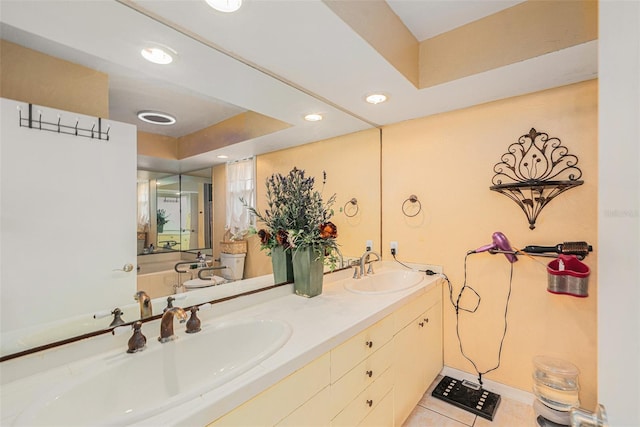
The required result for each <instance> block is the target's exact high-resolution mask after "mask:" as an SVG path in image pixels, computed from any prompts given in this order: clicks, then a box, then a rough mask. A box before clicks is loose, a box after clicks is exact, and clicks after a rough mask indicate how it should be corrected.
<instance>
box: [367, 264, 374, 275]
mask: <svg viewBox="0 0 640 427" xmlns="http://www.w3.org/2000/svg"><path fill="white" fill-rule="evenodd" d="M367 274H374V271H373V263H372V262H370V263H369V267H368V268H367Z"/></svg>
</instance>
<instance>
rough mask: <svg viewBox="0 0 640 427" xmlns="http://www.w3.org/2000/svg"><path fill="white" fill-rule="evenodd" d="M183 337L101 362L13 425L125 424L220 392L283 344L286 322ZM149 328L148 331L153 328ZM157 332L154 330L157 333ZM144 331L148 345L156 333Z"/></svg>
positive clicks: (229, 326) (249, 323) (180, 329)
mask: <svg viewBox="0 0 640 427" xmlns="http://www.w3.org/2000/svg"><path fill="white" fill-rule="evenodd" d="M205 328H206V325H203V330H202V332H200V333H197V334H194V335H185V333H184V326H183V325H179V324H178V323H177V322H176V324H175V329H176V334H177V335H179V339H178V340H175V341H171V342H167V343H165V344H162V345H160V344H159V343H157V342H156V343H155V344H156V345H154V346H153V347H152V348H149V349H146V350H144V351H142V352H138V353H134V354H127V353H125V351H126V349H122V354H118V355H117V356H113V355H112V356H111V357H110V358H103V359H100V360H98V361H97V362H96V363H95V366H94V364H90V365H88V366H87V367H86V368H85V369H83V372H80V373H79V374H78V375H77V376H76V375H72V378H71V379H70V380H69V381H66V382H63V383H61V384H58V385H57V386H56V387H54V388H53V389H51V390H48V391H46V392H45V393H44V394H43V395H41V396H40V397H39V398H37V399H36V400H35V401H34V403H33V404H31V405H30V406H29V407H28V408H27V409H26V410H25V411H24V412H23V413H22V414H21V415H20V416H19V417H18V418H17V419H16V422H15V424H14V425H29V426H39V425H47V426H53V425H61V426H62V425H64V426H72V425H83V426H88V425H92V426H96V425H127V424H131V423H134V422H137V421H140V420H142V419H144V418H146V417H149V416H151V415H156V414H158V413H160V412H162V411H164V410H166V409H169V408H171V407H174V406H175V405H178V404H180V403H182V402H184V401H187V400H189V399H192V398H195V397H197V396H198V395H200V394H202V393H204V392H206V391H208V390H211V389H214V388H215V387H218V386H220V385H221V384H223V383H225V382H228V381H230V380H231V379H233V378H235V377H236V376H238V375H240V374H242V373H244V372H246V371H248V370H249V369H251V368H252V367H254V366H256V365H258V364H259V363H260V362H261V361H262V360H264V359H266V358H267V357H269V356H270V355H272V354H273V353H274V352H275V351H276V350H278V349H279V348H280V347H282V346H283V345H284V343H285V342H286V341H287V340H288V339H289V337H290V336H291V327H290V326H289V325H288V324H287V323H285V322H282V321H274V320H246V321H237V322H232V323H226V324H221V325H218V326H215V327H211V328H209V329H205ZM147 329H148V328H147ZM154 329H155V328H154ZM153 332H154V333H151V330H145V329H144V326H143V333H144V334H145V335H146V336H147V345H150V341H151V340H156V338H157V336H156V335H157V334H156V332H158V331H155V330H154V331H153Z"/></svg>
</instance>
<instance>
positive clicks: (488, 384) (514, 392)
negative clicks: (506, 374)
mask: <svg viewBox="0 0 640 427" xmlns="http://www.w3.org/2000/svg"><path fill="white" fill-rule="evenodd" d="M440 375H443V376H444V375H448V376H450V377H452V378H456V379H459V380H468V381H471V382H474V383H478V377H477V376H476V375H473V374H470V373H468V372H465V371H461V370H459V369H455V368H450V367H449V366H444V367H443V368H442V371H440ZM482 383H483V384H482V387H483V388H484V389H485V390H489V391H492V392H494V393H496V394H499V395H500V396H502V397H506V398H508V399H512V400H516V401H518V402H522V403H525V404H527V405H533V401H534V399H535V396H534V395H533V393H530V392H527V391H524V390H520V389H518V388H514V387H511V386H508V385H504V384H502V383H499V382H496V381H491V380H488V379H483V380H482Z"/></svg>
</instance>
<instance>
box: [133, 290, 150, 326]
mask: <svg viewBox="0 0 640 427" xmlns="http://www.w3.org/2000/svg"><path fill="white" fill-rule="evenodd" d="M133 298H134V299H135V300H136V301H138V303H139V304H140V318H141V319H146V318H147V317H151V316H153V305H151V298H149V295H147V293H146V292H145V291H138V292H136V294H135V295H134V296H133Z"/></svg>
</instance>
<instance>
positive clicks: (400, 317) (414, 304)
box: [392, 279, 442, 332]
mask: <svg viewBox="0 0 640 427" xmlns="http://www.w3.org/2000/svg"><path fill="white" fill-rule="evenodd" d="M441 286H442V280H441V279H440V280H438V281H437V282H436V283H435V284H434V285H433V286H432V287H431V288H430V289H429V290H428V291H427V292H425V293H424V294H422V295H420V296H419V297H418V298H416V299H415V300H413V301H411V302H410V303H408V304H407V305H405V306H404V307H402V308H401V309H399V310H397V311H396V312H395V313H393V314H392V316H393V317H394V319H395V330H394V332H398V331H399V330H400V329H402V328H404V327H405V326H406V325H408V324H409V322H411V321H412V320H413V319H415V318H416V317H418V316H419V315H420V313H422V312H424V311H425V310H427V309H429V308H430V307H432V306H433V305H435V304H436V303H437V302H438V301H440V299H441V298H442V294H441V289H442V288H441Z"/></svg>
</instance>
